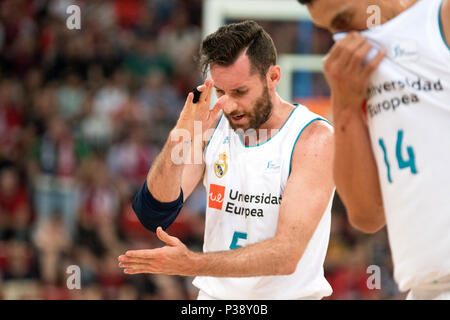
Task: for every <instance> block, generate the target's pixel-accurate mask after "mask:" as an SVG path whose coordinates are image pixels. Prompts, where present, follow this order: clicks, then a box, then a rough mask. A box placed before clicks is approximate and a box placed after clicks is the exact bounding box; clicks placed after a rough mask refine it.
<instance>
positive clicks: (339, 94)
mask: <svg viewBox="0 0 450 320" xmlns="http://www.w3.org/2000/svg"><path fill="white" fill-rule="evenodd" d="M370 49H371V46H370V45H369V44H368V43H367V41H366V40H365V39H364V38H363V37H362V36H361V35H360V34H359V33H357V32H352V33H349V34H348V35H347V37H346V38H345V39H343V40H340V41H338V42H337V43H336V44H335V45H334V46H333V48H332V49H331V51H330V53H329V54H328V55H327V57H326V59H325V61H324V71H325V76H326V78H327V81H328V84H329V85H330V88H331V105H332V109H333V118H334V128H335V145H336V148H335V160H334V179H335V181H336V188H337V191H338V193H339V195H340V196H341V198H342V201H343V202H344V204H345V207H346V209H347V215H348V218H349V221H350V223H351V224H352V225H353V226H354V227H355V228H357V229H359V230H361V231H364V232H367V233H374V232H376V231H378V230H379V229H381V228H382V227H383V226H384V225H385V224H386V221H385V217H384V209H383V203H382V198H381V189H380V183H379V180H378V172H377V167H376V163H375V158H374V155H373V152H372V148H371V143H370V139H369V131H368V128H367V125H366V122H365V119H364V118H363V113H362V107H363V104H364V102H365V99H366V92H367V87H368V82H369V76H370V74H371V73H372V72H373V71H374V70H375V69H376V68H377V66H378V64H379V63H380V62H381V61H382V59H383V58H384V55H385V52H383V51H380V52H379V53H378V55H377V56H376V57H375V58H374V59H373V60H371V61H370V62H368V63H366V64H364V59H365V57H366V56H367V54H368V52H369V51H370Z"/></svg>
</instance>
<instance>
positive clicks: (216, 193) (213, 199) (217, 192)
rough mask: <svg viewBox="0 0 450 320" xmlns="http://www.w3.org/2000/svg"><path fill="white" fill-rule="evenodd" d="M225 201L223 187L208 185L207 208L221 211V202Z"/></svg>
mask: <svg viewBox="0 0 450 320" xmlns="http://www.w3.org/2000/svg"><path fill="white" fill-rule="evenodd" d="M224 199H225V187H224V186H219V185H217V184H210V185H209V194H208V207H209V208H213V209H217V210H222V206H223V200H224Z"/></svg>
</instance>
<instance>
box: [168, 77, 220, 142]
mask: <svg viewBox="0 0 450 320" xmlns="http://www.w3.org/2000/svg"><path fill="white" fill-rule="evenodd" d="M213 84H214V82H213V80H211V79H209V78H207V79H206V81H205V83H204V84H203V85H201V86H199V87H197V90H198V91H200V92H201V94H200V99H199V101H198V102H197V103H194V102H193V99H194V94H193V93H192V92H190V93H189V95H188V96H187V99H186V102H185V104H184V107H183V110H182V111H181V114H180V117H179V119H178V121H177V125H176V127H175V129H184V130H187V131H188V132H189V134H190V136H191V137H193V136H194V123H195V122H196V121H197V122H198V124H200V123H201V128H202V130H201V131H202V132H201V133H203V132H205V131H207V130H208V129H211V128H214V127H215V125H216V123H217V121H218V120H219V118H220V116H221V114H222V107H221V105H220V104H216V105H215V106H214V108H213V109H212V110H210V109H209V106H210V104H211V93H212V90H213Z"/></svg>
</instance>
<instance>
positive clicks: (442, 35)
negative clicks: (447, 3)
mask: <svg viewBox="0 0 450 320" xmlns="http://www.w3.org/2000/svg"><path fill="white" fill-rule="evenodd" d="M443 3H444V1H443V0H442V1H441V5H440V7H439V11H438V23H439V30H440V31H441V37H442V41H444V44H445V45H446V46H447V48H448V50H450V43H447V40H446V39H445V36H444V28H443V27H442V20H441V13H442V4H443Z"/></svg>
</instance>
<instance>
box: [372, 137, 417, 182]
mask: <svg viewBox="0 0 450 320" xmlns="http://www.w3.org/2000/svg"><path fill="white" fill-rule="evenodd" d="M402 143H403V130H398V132H397V143H396V145H395V155H396V157H397V162H398V168H399V169H406V168H410V170H411V173H412V174H417V168H416V158H415V155H414V150H413V148H412V147H411V146H407V147H406V151H407V153H408V159H407V160H405V159H404V158H403V156H402ZM378 144H379V145H380V147H381V149H382V150H383V153H384V163H385V164H386V167H387V179H388V181H389V183H392V177H391V166H390V164H389V159H388V155H387V151H386V145H385V143H384V140H383V139H381V138H380V139H379V140H378Z"/></svg>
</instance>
